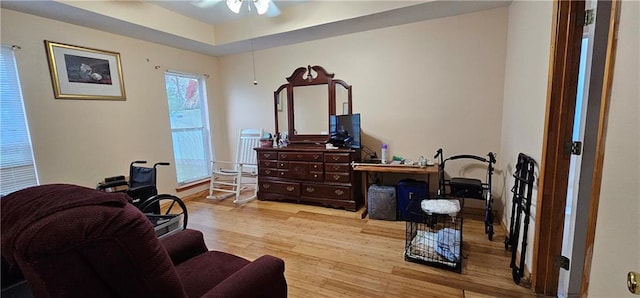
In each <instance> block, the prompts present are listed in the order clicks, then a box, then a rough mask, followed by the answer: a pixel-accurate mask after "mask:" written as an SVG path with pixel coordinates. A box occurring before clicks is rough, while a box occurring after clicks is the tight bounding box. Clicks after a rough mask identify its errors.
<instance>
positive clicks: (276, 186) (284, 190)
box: [258, 180, 300, 196]
mask: <svg viewBox="0 0 640 298" xmlns="http://www.w3.org/2000/svg"><path fill="white" fill-rule="evenodd" d="M258 191H263V192H270V193H279V194H284V195H292V196H299V195H300V183H295V182H280V181H265V180H261V181H260V182H259V184H258Z"/></svg>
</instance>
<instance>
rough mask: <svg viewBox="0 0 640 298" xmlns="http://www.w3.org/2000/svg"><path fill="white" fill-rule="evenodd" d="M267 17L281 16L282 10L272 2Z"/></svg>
mask: <svg viewBox="0 0 640 298" xmlns="http://www.w3.org/2000/svg"><path fill="white" fill-rule="evenodd" d="M265 15H266V16H268V17H277V16H279V15H280V8H279V7H278V5H276V3H275V2H273V1H271V3H269V9H267V12H266V13H265Z"/></svg>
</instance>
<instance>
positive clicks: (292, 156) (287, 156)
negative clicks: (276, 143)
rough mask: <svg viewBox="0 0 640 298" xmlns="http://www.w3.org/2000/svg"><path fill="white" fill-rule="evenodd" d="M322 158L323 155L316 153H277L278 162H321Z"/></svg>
mask: <svg viewBox="0 0 640 298" xmlns="http://www.w3.org/2000/svg"><path fill="white" fill-rule="evenodd" d="M323 157H324V155H323V154H322V153H318V152H280V153H278V159H279V160H294V161H319V162H322V159H323Z"/></svg>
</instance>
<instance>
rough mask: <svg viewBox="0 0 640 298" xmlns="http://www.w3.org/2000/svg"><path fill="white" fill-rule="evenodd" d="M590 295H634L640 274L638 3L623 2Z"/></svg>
mask: <svg viewBox="0 0 640 298" xmlns="http://www.w3.org/2000/svg"><path fill="white" fill-rule="evenodd" d="M621 9H622V14H621V16H620V26H619V28H620V29H619V34H618V48H617V52H616V63H615V70H614V73H613V85H612V91H611V102H610V108H609V116H608V124H607V128H606V143H605V155H604V168H603V171H602V185H601V191H600V204H599V207H598V221H597V227H596V235H595V242H594V245H593V258H592V263H591V275H590V279H589V297H634V295H632V294H630V293H629V291H628V290H627V287H626V275H627V272H629V271H635V272H640V256H639V253H638V252H640V217H639V216H638V215H640V199H639V198H640V195H639V194H640V183H639V182H640V141H639V140H640V120H638V119H640V97H639V94H640V89H639V87H638V86H639V85H640V75H639V72H640V39H639V37H640V21H638V20H639V19H640V4H639V2H637V1H622V5H621Z"/></svg>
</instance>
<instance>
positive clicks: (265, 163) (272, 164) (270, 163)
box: [258, 160, 278, 168]
mask: <svg viewBox="0 0 640 298" xmlns="http://www.w3.org/2000/svg"><path fill="white" fill-rule="evenodd" d="M258 164H259V165H260V167H265V168H276V167H277V165H278V161H277V160H260V162H259V163H258Z"/></svg>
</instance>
